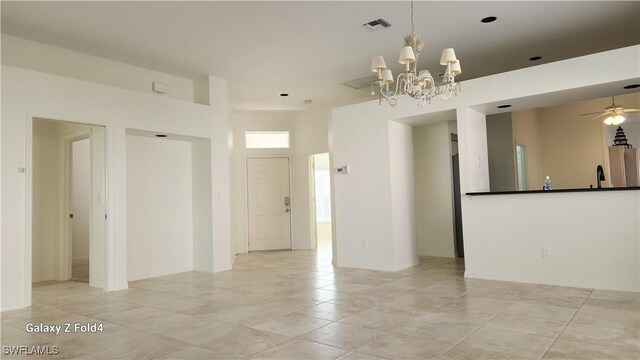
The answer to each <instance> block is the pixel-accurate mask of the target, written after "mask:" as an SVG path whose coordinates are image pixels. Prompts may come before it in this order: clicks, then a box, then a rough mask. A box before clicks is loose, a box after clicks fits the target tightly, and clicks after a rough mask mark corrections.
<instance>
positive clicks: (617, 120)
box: [579, 96, 640, 125]
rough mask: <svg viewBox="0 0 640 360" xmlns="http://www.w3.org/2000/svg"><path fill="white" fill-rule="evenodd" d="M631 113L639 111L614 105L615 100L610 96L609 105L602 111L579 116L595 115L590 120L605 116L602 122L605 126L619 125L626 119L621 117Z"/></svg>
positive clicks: (639, 110) (638, 110)
mask: <svg viewBox="0 0 640 360" xmlns="http://www.w3.org/2000/svg"><path fill="white" fill-rule="evenodd" d="M633 112H640V109H625V108H624V106H622V105H616V103H615V99H614V97H613V96H612V97H611V105H610V106H607V107H606V108H604V111H601V112H595V113H587V114H580V115H579V116H586V115H596V114H597V115H596V116H595V117H593V118H592V119H597V118H601V117H603V116H606V118H605V119H604V120H603V122H604V124H605V125H620V124H622V123H623V122H624V121H625V120H626V118H625V117H624V116H623V115H624V114H626V113H633Z"/></svg>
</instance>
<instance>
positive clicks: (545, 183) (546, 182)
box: [542, 175, 551, 190]
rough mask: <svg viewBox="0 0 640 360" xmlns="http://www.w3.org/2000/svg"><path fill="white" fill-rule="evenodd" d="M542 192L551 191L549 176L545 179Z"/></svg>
mask: <svg viewBox="0 0 640 360" xmlns="http://www.w3.org/2000/svg"><path fill="white" fill-rule="evenodd" d="M542 190H551V179H550V178H549V175H547V177H546V178H545V179H544V186H543V187H542Z"/></svg>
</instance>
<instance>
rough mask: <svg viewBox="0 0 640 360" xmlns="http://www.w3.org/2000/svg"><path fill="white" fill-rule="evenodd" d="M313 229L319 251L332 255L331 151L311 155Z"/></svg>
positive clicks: (313, 237)
mask: <svg viewBox="0 0 640 360" xmlns="http://www.w3.org/2000/svg"><path fill="white" fill-rule="evenodd" d="M309 162H310V170H311V171H310V176H309V179H310V182H311V186H310V187H309V189H310V190H311V191H310V196H311V222H312V226H311V231H312V239H314V242H315V248H316V249H317V250H318V253H320V254H325V255H327V256H328V257H331V256H332V250H331V245H332V239H331V225H332V224H331V170H330V169H331V167H330V165H329V153H322V154H314V155H311V156H310V161H309Z"/></svg>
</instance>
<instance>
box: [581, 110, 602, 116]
mask: <svg viewBox="0 0 640 360" xmlns="http://www.w3.org/2000/svg"><path fill="white" fill-rule="evenodd" d="M596 114H600V115H606V114H608V113H606V112H605V113H603V112H602V111H598V112H592V113H586V114H580V115H578V116H587V115H596Z"/></svg>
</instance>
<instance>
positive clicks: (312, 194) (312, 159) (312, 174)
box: [309, 153, 323, 249]
mask: <svg viewBox="0 0 640 360" xmlns="http://www.w3.org/2000/svg"><path fill="white" fill-rule="evenodd" d="M321 154H323V153H321ZM316 155H318V154H311V155H309V205H310V206H309V219H310V220H311V221H310V224H309V229H310V230H311V247H312V249H318V220H317V219H316V216H317V214H316V201H317V199H316Z"/></svg>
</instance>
